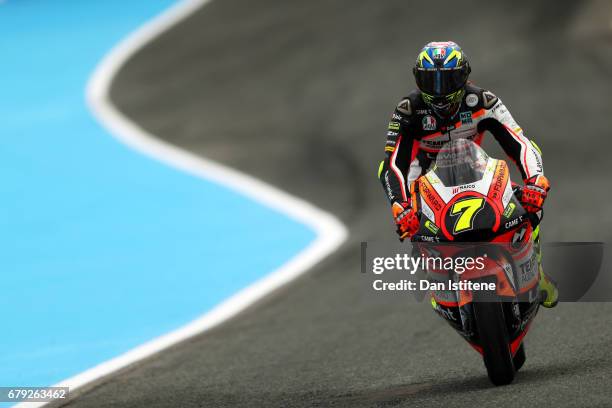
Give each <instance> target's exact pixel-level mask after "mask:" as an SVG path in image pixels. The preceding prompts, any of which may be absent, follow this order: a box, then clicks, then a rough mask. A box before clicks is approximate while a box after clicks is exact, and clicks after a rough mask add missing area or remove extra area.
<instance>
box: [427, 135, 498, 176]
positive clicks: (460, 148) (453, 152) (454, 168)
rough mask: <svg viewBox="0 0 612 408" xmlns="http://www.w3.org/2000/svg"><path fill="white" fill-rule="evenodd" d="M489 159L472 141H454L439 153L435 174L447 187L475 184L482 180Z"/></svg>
mask: <svg viewBox="0 0 612 408" xmlns="http://www.w3.org/2000/svg"><path fill="white" fill-rule="evenodd" d="M488 159H489V156H487V154H486V153H485V151H484V150H482V149H481V148H480V146H478V145H477V144H476V143H474V142H472V141H471V140H467V139H457V140H452V141H450V142H448V143H446V144H445V145H444V146H443V147H442V149H441V150H440V152H439V153H438V156H437V157H436V165H435V168H434V172H435V173H436V175H437V176H438V177H439V178H440V180H441V181H442V183H444V185H445V186H446V187H452V186H461V185H465V184H470V183H475V182H477V181H479V180H480V179H482V176H483V175H484V172H485V169H486V166H487V160H488Z"/></svg>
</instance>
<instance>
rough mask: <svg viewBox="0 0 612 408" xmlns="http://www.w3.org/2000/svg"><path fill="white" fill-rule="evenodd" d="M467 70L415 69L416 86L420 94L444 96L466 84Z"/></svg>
mask: <svg viewBox="0 0 612 408" xmlns="http://www.w3.org/2000/svg"><path fill="white" fill-rule="evenodd" d="M468 75H469V68H468V66H467V65H464V66H462V67H461V68H433V69H432V68H415V69H414V77H415V79H416V84H417V86H418V87H419V89H420V90H421V91H422V92H425V93H428V94H430V95H433V96H445V95H448V94H451V93H453V92H456V91H458V90H459V89H461V88H462V87H463V86H464V85H465V83H466V82H467V78H468Z"/></svg>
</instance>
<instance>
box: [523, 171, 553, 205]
mask: <svg viewBox="0 0 612 408" xmlns="http://www.w3.org/2000/svg"><path fill="white" fill-rule="evenodd" d="M548 190H550V183H549V182H548V179H547V178H546V177H544V176H542V175H537V176H533V177H530V178H529V179H527V180H525V186H524V187H523V194H522V197H521V204H522V205H523V207H524V208H525V210H527V211H528V212H530V213H538V212H539V211H540V210H542V207H543V206H544V200H546V196H547V195H548Z"/></svg>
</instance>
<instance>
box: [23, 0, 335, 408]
mask: <svg viewBox="0 0 612 408" xmlns="http://www.w3.org/2000/svg"><path fill="white" fill-rule="evenodd" d="M209 1H210V0H185V1H182V2H180V3H178V4H176V5H175V6H173V7H171V8H170V9H168V10H167V11H165V12H164V13H162V14H161V15H159V16H158V17H156V18H155V19H153V20H151V21H150V22H148V23H147V24H145V25H144V26H142V27H141V28H140V29H138V30H137V31H136V32H134V33H132V34H131V35H130V36H128V37H127V38H126V39H125V40H124V41H122V42H121V43H120V44H119V45H118V46H117V47H116V48H114V49H113V50H111V52H110V53H109V54H108V55H106V56H105V57H104V59H103V60H102V62H101V63H100V64H99V65H98V67H97V68H96V70H95V72H94V74H93V76H92V77H91V80H90V82H89V84H88V87H87V101H88V103H89V106H90V109H91V110H92V112H93V114H94V115H95V116H96V117H97V119H98V120H99V121H100V123H101V124H102V125H104V126H105V127H106V128H107V129H108V130H109V131H110V133H111V134H112V135H113V136H115V137H116V138H117V139H119V140H120V141H121V142H123V143H125V144H126V145H128V146H130V147H132V148H133V149H135V150H138V151H139V152H141V153H144V154H146V155H149V156H151V157H154V158H155V159H157V160H160V161H162V162H164V163H166V164H168V165H170V166H173V167H176V168H178V169H181V170H183V171H185V172H187V173H191V174H194V175H196V176H199V177H201V178H203V179H206V180H210V181H213V182H217V183H219V184H222V185H223V186H225V187H228V188H230V189H233V190H235V191H237V192H239V193H240V194H242V195H245V196H247V197H249V198H250V199H252V200H253V201H256V202H259V203H261V204H263V205H265V206H267V207H270V208H273V209H275V210H277V211H279V212H281V213H283V214H285V215H287V216H289V217H291V218H293V219H294V220H296V221H298V222H301V223H303V224H306V225H307V226H309V227H310V228H312V229H314V230H315V232H316V234H317V236H316V238H315V240H314V241H313V242H312V243H310V244H309V245H308V247H306V248H305V249H304V250H303V251H302V252H300V253H299V254H298V255H296V256H295V257H293V258H292V259H291V260H290V261H289V262H287V263H286V264H284V265H282V266H281V267H280V268H278V269H277V270H275V271H272V272H271V273H270V274H269V275H267V276H266V277H264V278H262V279H261V280H259V281H257V282H255V283H254V284H252V285H251V286H249V287H247V288H245V289H243V290H241V291H240V292H238V293H236V294H235V295H233V296H232V297H230V298H229V299H227V300H225V301H224V302H222V303H221V304H219V305H218V306H216V307H215V308H214V309H212V310H211V311H210V312H208V313H206V314H204V315H202V316H201V317H199V318H197V319H196V320H194V321H193V322H191V323H189V324H187V325H186V326H183V327H181V328H179V329H177V330H175V331H173V332H170V333H167V334H165V335H162V336H160V337H158V338H156V339H153V340H151V341H149V342H147V343H145V344H143V345H141V346H138V347H136V348H134V349H132V350H130V351H128V352H126V353H124V354H122V355H120V356H118V357H115V358H113V359H111V360H108V361H106V362H104V363H101V364H99V365H97V366H95V367H93V368H90V369H88V370H87V371H84V372H82V373H80V374H77V375H76V376H74V377H71V378H68V379H66V380H64V381H62V382H60V383H59V384H57V385H56V386H58V387H70V390H71V391H72V390H75V389H76V388H78V387H81V386H83V385H85V384H87V383H90V382H92V381H95V380H97V379H99V378H101V377H104V376H107V375H109V374H111V373H113V372H115V371H117V370H119V369H121V368H123V367H126V366H128V365H130V364H132V363H134V362H136V361H139V360H142V359H144V358H146V357H149V356H151V355H153V354H155V353H158V352H160V351H161V350H164V349H166V348H168V347H170V346H172V345H174V344H177V343H179V342H181V341H183V340H185V339H188V338H190V337H192V336H195V335H197V334H200V333H202V332H204V331H206V330H209V329H211V328H213V327H215V326H217V325H219V324H220V323H222V322H224V321H226V320H228V319H230V318H231V317H233V316H235V315H236V314H238V313H239V312H241V311H243V310H245V309H246V308H247V307H249V306H250V305H252V304H253V303H255V302H256V301H257V300H259V299H261V298H262V297H263V296H265V295H266V294H268V293H270V292H272V291H274V290H275V289H278V288H279V287H281V286H282V285H284V284H286V283H288V282H289V281H291V280H293V279H295V278H296V277H298V276H299V275H301V274H303V273H304V272H306V271H307V270H308V269H310V268H312V267H313V266H314V265H315V264H317V263H318V262H319V261H321V260H322V259H323V258H325V257H326V256H328V255H329V254H331V253H332V252H333V251H335V250H336V249H337V248H338V247H339V246H340V245H341V244H342V243H343V242H344V241H345V239H346V237H347V230H346V228H345V226H344V225H343V224H342V223H341V222H340V221H339V220H338V219H337V218H336V217H334V216H333V215H331V214H329V213H327V212H324V211H322V210H321V209H319V208H317V207H315V206H313V205H312V204H310V203H308V202H306V201H304V200H301V199H299V198H297V197H294V196H292V195H290V194H288V193H286V192H284V191H281V190H279V189H277V188H276V187H273V186H271V185H269V184H266V183H264V182H263V181H261V180H258V179H256V178H254V177H251V176H249V175H246V174H244V173H241V172H239V171H237V170H234V169H231V168H228V167H225V166H222V165H220V164H218V163H215V162H213V161H210V160H207V159H203V158H202V157H199V156H196V155H194V154H192V153H189V152H187V151H185V150H182V149H179V148H178V147H175V146H173V145H170V144H168V143H165V142H163V141H161V140H160V139H158V138H156V137H155V136H153V135H151V134H149V133H147V132H146V131H145V130H144V129H142V128H141V127H139V126H138V125H137V124H136V123H134V122H132V121H131V120H130V119H129V118H127V117H126V116H124V115H123V114H122V113H121V112H119V111H118V110H117V109H116V108H115V106H114V105H113V104H112V102H111V100H110V96H109V89H110V85H111V83H112V81H113V78H114V77H115V74H116V73H117V72H118V71H119V69H120V68H121V67H122V66H123V65H124V63H125V62H126V61H127V60H128V59H129V58H130V57H131V56H132V55H134V54H135V53H136V52H137V51H138V50H140V49H141V48H142V47H144V46H145V45H146V44H147V43H148V42H150V41H151V40H152V39H154V38H155V37H157V36H158V35H160V34H162V33H163V32H165V31H166V30H168V29H169V28H171V27H172V26H174V25H175V24H177V23H178V22H180V21H181V20H183V19H184V18H186V17H187V16H189V15H190V14H191V13H192V12H194V11H195V10H197V9H198V8H200V7H201V6H204V5H205V4H206V3H208V2H209ZM43 405H45V404H43V403H22V404H18V405H17V406H20V407H21V406H23V407H30V408H31V407H38V406H43Z"/></svg>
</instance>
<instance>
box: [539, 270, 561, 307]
mask: <svg viewBox="0 0 612 408" xmlns="http://www.w3.org/2000/svg"><path fill="white" fill-rule="evenodd" d="M540 293H541V294H542V297H541V300H540V304H541V305H542V306H544V307H546V308H549V309H550V308H553V307H555V306H557V303H558V302H559V290H558V289H557V285H555V283H554V282H553V281H552V280H551V279H550V278H549V277H548V276H546V274H545V273H544V269H542V265H540Z"/></svg>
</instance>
